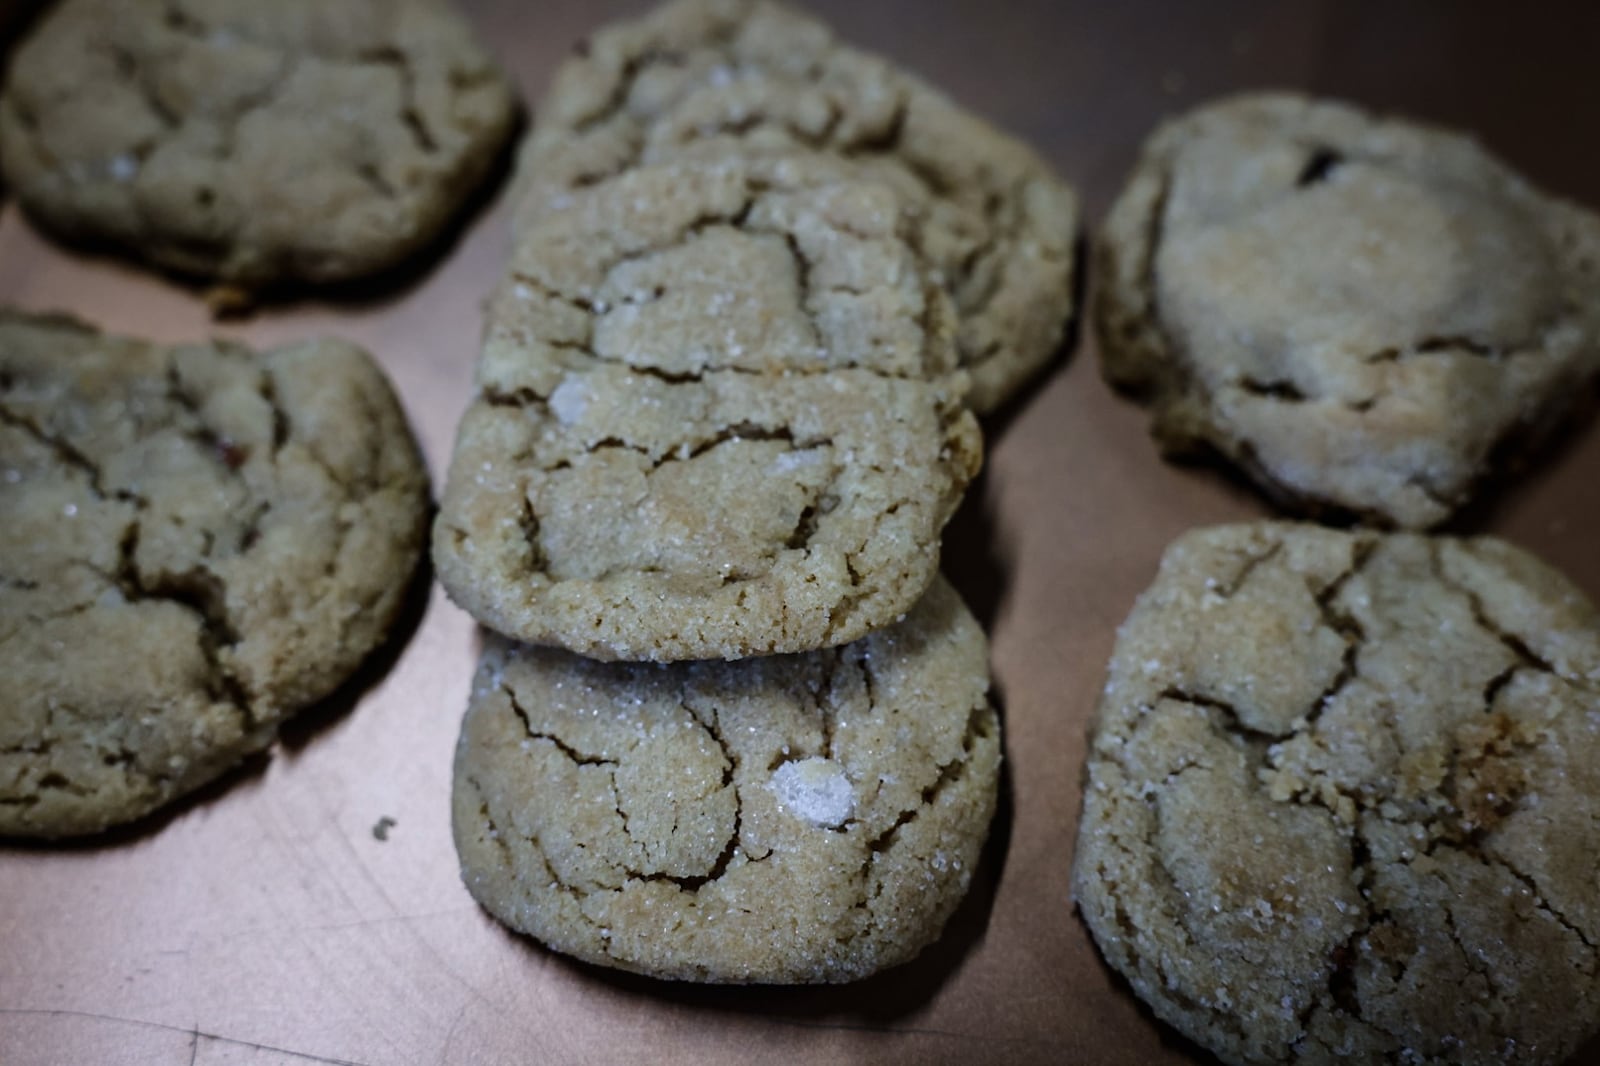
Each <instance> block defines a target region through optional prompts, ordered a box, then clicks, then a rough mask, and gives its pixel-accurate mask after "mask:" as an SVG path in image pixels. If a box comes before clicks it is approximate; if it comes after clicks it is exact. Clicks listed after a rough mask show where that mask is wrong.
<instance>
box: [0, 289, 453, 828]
mask: <svg viewBox="0 0 1600 1066" xmlns="http://www.w3.org/2000/svg"><path fill="white" fill-rule="evenodd" d="M427 505H428V486H427V476H426V473H425V472H424V470H423V467H422V462H421V458H420V456H419V455H418V452H417V448H416V444H415V442H414V441H413V440H412V437H411V433H410V431H409V429H408V428H407V426H406V423H405V418H404V416H403V414H402V413H401V410H400V407H399V405H398V403H397V402H396V400H395V397H394V394H393V393H392V392H391V391H390V389H389V384H388V382H387V381H386V380H385V379H384V377H383V374H382V372H381V371H380V370H379V369H378V367H377V366H376V364H374V363H373V362H372V360H371V359H370V358H369V357H368V356H367V355H366V354H365V353H364V352H361V351H360V350H358V349H356V348H353V347H351V346H349V345H347V344H343V343H340V342H336V341H319V342H313V343H309V344H299V345H295V346H292V347H286V348H279V349H277V350H275V351H271V352H268V353H266V354H264V355H260V356H257V355H255V354H254V353H251V352H248V351H246V350H244V349H242V348H240V347H238V346H237V345H233V344H228V343H224V342H216V343H213V344H209V345H194V346H187V347H164V346H158V345H153V344H147V343H143V342H140V341H135V340H128V339H121V338H113V337H105V336H102V335H100V334H98V333H96V332H94V331H93V330H91V329H89V328H88V327H86V326H83V325H80V324H78V323H76V322H73V321H71V320H68V319H63V318H42V317H25V316H21V315H16V314H0V514H3V515H4V516H5V520H4V521H3V522H0V835H9V836H42V837H50V836H66V835H73V834H83V833H92V832H97V831H99V830H101V829H104V828H106V827H107V826H111V825H115V824H118V823H121V822H127V821H131V820H132V819H134V818H137V817H139V816H141V815H143V814H146V813H148V812H149V811H152V810H154V809H155V808H157V807H159V806H161V805H162V804H164V803H167V802H168V801H170V800H172V799H174V798H176V797H178V796H180V795H182V794H184V793H186V792H189V791H191V790H192V789H195V788H197V787H198V786H200V785H202V784H204V783H206V782H207V781H210V780H211V779H213V778H215V777H217V776H218V775H219V774H221V773H222V772H223V771H225V770H227V769H228V768H229V767H231V766H233V765H234V764H235V763H237V762H238V761H239V760H240V759H242V758H243V757H245V756H246V755H248V754H250V753H252V752H256V751H259V750H261V749H263V748H265V747H266V746H267V745H268V744H270V743H271V741H272V738H273V736H274V734H275V733H276V732H277V729H278V725H279V723H280V722H282V721H283V720H284V718H286V717H287V716H288V715H290V714H292V713H294V712H295V711H298V710H300V709H301V708H303V707H305V706H307V705H309V704H311V703H314V702H315V701H317V700H320V699H322V698H323V697H325V696H327V695H328V694H329V693H331V692H332V691H333V690H334V689H335V688H336V687H337V686H338V685H339V684H340V683H341V682H342V681H344V680H345V679H346V678H347V677H349V676H350V674H351V673H352V672H354V670H355V669H356V667H357V666H358V665H359V664H360V662H361V661H362V659H363V658H364V657H365V656H366V655H367V654H368V653H369V652H370V651H372V649H373V648H374V647H376V646H377V645H378V644H379V643H380V642H381V641H382V640H383V639H384V637H385V636H386V635H387V633H388V632H389V630H390V627H391V625H392V623H393V622H394V620H395V617H396V615H397V613H398V610H399V607H400V604H401V601H402V599H403V596H404V592H405V589H406V587H407V585H408V583H409V581H410V578H411V575H412V573H413V572H414V570H415V568H416V565H417V562H418V559H419V556H420V554H421V551H422V547H423V538H424V536H425V534H426V530H427V525H426V522H427Z"/></svg>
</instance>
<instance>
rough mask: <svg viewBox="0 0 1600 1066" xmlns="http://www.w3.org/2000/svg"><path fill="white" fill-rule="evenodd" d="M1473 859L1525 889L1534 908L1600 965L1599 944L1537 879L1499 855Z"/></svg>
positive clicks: (1478, 855) (1488, 854)
mask: <svg viewBox="0 0 1600 1066" xmlns="http://www.w3.org/2000/svg"><path fill="white" fill-rule="evenodd" d="M1473 858H1476V859H1477V860H1478V861H1479V862H1481V863H1483V864H1484V865H1485V866H1489V867H1491V868H1498V869H1500V870H1503V871H1504V872H1505V873H1507V874H1509V875H1510V876H1511V877H1513V878H1515V879H1516V880H1517V881H1519V882H1521V883H1522V885H1523V887H1524V888H1526V889H1527V890H1528V893H1529V894H1530V895H1531V896H1532V897H1533V904H1534V906H1535V907H1537V908H1538V909H1539V910H1541V911H1543V912H1544V913H1545V914H1548V915H1549V916H1550V917H1551V918H1552V919H1553V920H1554V921H1555V922H1556V924H1557V925H1560V926H1561V927H1562V928H1563V929H1565V930H1566V931H1567V932H1569V933H1571V934H1572V935H1573V936H1575V937H1577V938H1578V939H1579V940H1580V941H1582V942H1583V945H1584V947H1586V948H1588V949H1589V954H1590V955H1591V956H1592V957H1593V958H1594V960H1595V962H1596V964H1600V943H1597V942H1596V941H1595V939H1594V938H1593V937H1591V936H1590V935H1589V934H1588V933H1586V932H1584V930H1583V928H1582V926H1580V925H1578V924H1577V923H1576V922H1574V921H1572V919H1570V918H1568V917H1567V915H1566V914H1565V913H1563V912H1562V910H1561V909H1560V908H1559V907H1557V906H1556V905H1555V904H1554V903H1553V902H1552V901H1551V900H1550V897H1549V895H1548V894H1547V893H1545V892H1544V891H1543V890H1542V889H1541V888H1540V887H1539V882H1538V879H1537V878H1535V877H1534V876H1533V875H1532V874H1527V873H1524V872H1523V871H1522V870H1521V869H1519V868H1518V867H1516V866H1515V865H1513V864H1512V863H1511V862H1510V860H1508V859H1506V858H1505V857H1503V856H1500V855H1493V854H1490V853H1487V852H1483V851H1477V852H1475V853H1474V854H1473Z"/></svg>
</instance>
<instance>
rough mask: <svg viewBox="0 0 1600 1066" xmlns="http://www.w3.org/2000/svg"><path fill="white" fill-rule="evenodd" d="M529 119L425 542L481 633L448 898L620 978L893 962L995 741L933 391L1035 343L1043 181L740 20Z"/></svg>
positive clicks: (1008, 375)
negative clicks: (508, 245)
mask: <svg viewBox="0 0 1600 1066" xmlns="http://www.w3.org/2000/svg"><path fill="white" fill-rule="evenodd" d="M542 116H543V117H542V120H541V125H540V127H539V129H538V130H537V131H536V132H535V134H534V135H533V136H532V138H531V139H530V140H529V142H528V145H527V147H526V148H525V150H524V152H523V156H522V159H521V165H520V174H519V177H518V187H517V194H516V196H517V211H516V221H515V224H514V225H515V236H516V245H515V251H514V254H513V257H512V261H511V263H510V265H509V267H508V269H507V272H506V275H505V277H504V279H503V281H502V283H501V285H500V287H499V289H498V291H497V292H496V293H495V295H494V297H493V299H492V301H491V304H490V307H489V313H488V322H487V327H486V331H485V342H484V349H483V354H482V358H481V359H480V362H479V366H478V375H477V378H478V389H477V395H476V396H475V398H474V399H473V401H472V403H471V405H470V407H469V409H468V411H467V413H466V415H465V416H464V417H463V419H462V423H461V426H460V429H459V431H458V437H457V448H456V453H455V456H454V459H453V461H452V465H451V472H450V480H449V485H448V488H447V490H446V492H445V497H444V501H443V505H442V508H441V512H440V515H439V518H438V521H437V523H436V525H435V530H434V558H435V561H436V564H437V568H438V572H439V576H440V579H441V581H442V582H443V583H444V585H445V587H446V588H447V589H448V590H449V592H450V593H451V595H452V597H453V598H454V599H455V600H456V601H457V602H458V603H460V604H462V605H463V606H465V607H466V608H467V609H468V610H469V611H471V612H472V613H473V614H474V616H476V617H477V618H478V619H479V620H480V621H481V622H483V623H484V624H485V625H487V626H488V627H490V628H491V629H492V630H494V631H495V632H496V634H498V635H496V636H493V637H491V638H490V641H489V644H488V647H487V649H486V651H485V655H484V659H483V663H482V665H481V667H480V671H479V675H478V679H477V682H476V684H475V688H474V692H473V698H472V704H471V707H470V708H469V711H468V714H467V719H466V723H465V726H464V729H463V734H462V739H461V744H460V747H459V749H458V755H457V764H456V785H455V788H456V793H455V830H456V841H457V847H458V849H459V851H460V853H461V857H462V864H463V871H464V876H465V878H466V881H467V884H468V886H469V887H470V888H471V890H472V892H473V894H474V895H475V896H476V897H477V898H478V899H479V900H480V902H482V903H483V905H484V906H485V907H486V908H487V909H488V910H490V911H491V913H493V914H495V916H496V917H498V918H500V919H501V920H502V921H504V922H506V923H507V924H508V925H511V926H512V927H514V928H517V929H520V930H522V931H525V932H528V933H531V934H532V935H534V936H536V937H538V938H539V939H541V940H543V941H545V942H546V943H548V944H550V945H552V946H553V947H556V948H557V949H559V950H562V951H566V952H569V953H572V954H575V955H578V956H579V957H582V958H585V959H589V960H591V961H595V962H600V963H603V964H606V965H612V966H618V967H622V968H626V969H632V970H637V971H640V972H645V973H650V974H656V975H660V976H668V977H677V978H687V979H694V980H705V981H734V982H757V981H762V982H801V981H831V980H846V979H851V978H855V977H860V976H864V975H865V974H868V973H871V972H873V971H874V970H877V969H879V968H882V967H884V966H888V965H893V964H894V963H897V962H900V961H903V960H905V959H907V958H909V957H911V955H913V954H914V953H915V952H916V951H917V950H919V949H920V948H921V947H922V946H923V945H925V944H926V943H927V942H928V941H930V940H931V939H932V938H933V937H934V936H936V935H937V933H938V931H939V929H940V928H941V926H942V925H943V923H944V921H945V919H946V918H947V917H948V916H949V914H950V912H951V911H952V910H953V909H954V906H955V904H956V902H957V901H958V900H959V898H960V897H961V895H962V893H963V892H964V890H965V887H966V885H967V883H968V880H969V878H970V876H971V871H972V867H973V864H974V862H975V860H976V858H977V853H978V850H979V848H980V846H981V843H982V840H983V837H984V835H985V832H986V829H987V825H988V821H989V818H990V816H991V814H992V811H993V807H994V798H995V785H996V776H997V772H998V763H999V735H998V723H997V720H996V718H995V716H994V712H993V710H992V709H991V708H990V706H989V704H988V701H987V698H986V691H987V686H988V673H987V667H986V664H985V657H986V656H985V643H984V638H983V635H982V633H981V631H980V630H979V628H978V627H977V625H976V623H975V622H974V621H973V619H972V618H971V616H970V614H968V612H967V611H966V610H965V608H964V607H963V606H962V605H961V603H960V600H959V598H958V597H957V596H956V594H955V593H954V592H953V591H952V590H951V589H950V588H949V587H948V586H947V585H945V584H944V583H943V582H942V580H941V579H939V578H938V576H937V570H938V555H939V537H940V531H941V529H942V528H943V526H944V523H945V522H946V520H947V519H948V518H949V516H950V514H951V513H952V511H953V510H954V509H955V507H956V505H957V503H958V502H959V500H960V497H961V494H962V492H963V490H964V488H965V486H966V485H967V483H968V482H969V481H970V479H971V478H972V477H973V476H974V475H975V474H976V472H977V469H978V466H979V463H980V451H981V441H980V438H979V434H978V429H977V424H976V421H975V419H974V417H973V414H972V412H971V410H970V408H971V407H972V406H977V407H979V408H982V409H987V408H989V407H992V406H994V405H995V404H996V403H998V402H999V401H1000V400H1001V399H1002V398H1003V397H1004V396H1006V395H1007V394H1008V393H1009V392H1010V391H1011V390H1013V389H1014V388H1016V387H1017V386H1018V385H1019V384H1020V383H1021V381H1022V380H1023V379H1024V378H1025V376H1026V375H1027V374H1028V373H1029V372H1031V371H1032V370H1033V369H1035V368H1036V367H1037V366H1039V365H1040V364H1041V363H1042V362H1043V361H1044V360H1045V359H1046V358H1047V357H1048V356H1049V354H1050V353H1051V351H1053V350H1054V348H1055V346H1056V345H1057V343H1058V342H1059V340H1060V337H1061V335H1062V332H1063V329H1064V327H1065V323H1066V319H1067V316H1068V314H1069V312H1070V309H1071V306H1070V305H1071V299H1072V293H1071V284H1070V282H1071V277H1070V273H1071V262H1072V261H1071V242H1072V240H1073V229H1074V224H1075V203H1074V200H1073V197H1072V195H1071V193H1070V191H1069V190H1067V189H1066V188H1065V186H1063V185H1062V184H1061V183H1060V182H1059V181H1058V180H1056V179H1055V178H1054V177H1053V176H1052V175H1051V174H1050V173H1049V172H1048V170H1047V169H1046V168H1045V167H1044V165H1043V164H1042V163H1040V162H1039V161H1038V160H1037V159H1036V158H1034V157H1033V156H1032V155H1031V154H1030V153H1029V152H1027V150H1026V149H1024V148H1022V147H1021V146H1020V145H1018V144H1016V143H1015V142H1013V141H1011V140H1010V139H1008V138H1006V137H1004V136H1003V135H1001V134H999V133H997V132H996V131H994V130H992V129H990V128H988V127H987V126H984V125H983V124H981V123H980V122H978V121H977V120H976V119H974V118H972V117H970V116H967V115H964V114H962V113H961V112H960V111H959V110H957V109H956V108H955V107H954V106H953V105H952V104H950V103H949V102H948V101H947V100H945V99H944V98H943V97H942V96H940V95H939V94H938V93H936V92H935V91H934V90H932V89H930V88H928V87H926V86H924V85H922V84H921V83H920V82H918V81H916V80H915V79H913V78H911V77H909V76H908V75H906V74H904V73H901V72H899V71H896V70H894V69H893V68H892V67H890V66H889V65H887V64H886V63H884V62H883V61H882V60H879V59H876V58H874V57H871V56H867V55H864V54H862V53H859V52H856V51H854V50H852V49H849V48H847V47H845V46H843V45H840V44H838V43H837V42H836V41H835V40H834V39H833V38H832V36H831V34H830V33H829V32H828V31H827V30H826V28H824V27H822V26H820V25H819V24H817V23H815V22H813V21H811V20H809V19H806V18H803V17H801V16H799V15H796V14H794V13H792V12H789V11H787V10H786V9H783V8H781V7H779V6H777V5H773V4H766V3H748V2H708V0H688V2H683V3H677V4H672V5H669V6H667V7H665V8H663V9H661V10H660V11H658V12H656V13H655V14H653V15H651V16H648V17H646V18H644V19H642V20H640V21H638V22H635V23H629V24H624V25H620V26H616V27H613V28H611V29H608V30H605V31H602V32H601V33H599V34H598V35H596V36H595V37H594V38H593V39H592V40H591V41H589V42H587V43H586V44H585V45H584V46H583V47H582V48H580V50H579V55H578V56H577V57H575V58H574V59H572V60H571V61H570V62H569V63H568V64H567V65H566V66H565V67H564V68H563V69H562V71H561V72H560V74H559V75H558V77H557V79H556V83H555V86H554V88H553V89H552V91H551V93H550V95H549V98H548V99H547V101H546V103H545V106H544V109H543V111H542ZM516 642H525V644H518V643H516ZM526 645H544V646H549V647H538V648H535V647H529V646H526ZM557 649H562V650H557ZM606 660H611V661H609V662H608V661H606ZM616 660H621V662H617V661H616ZM712 660H723V661H722V662H716V661H712Z"/></svg>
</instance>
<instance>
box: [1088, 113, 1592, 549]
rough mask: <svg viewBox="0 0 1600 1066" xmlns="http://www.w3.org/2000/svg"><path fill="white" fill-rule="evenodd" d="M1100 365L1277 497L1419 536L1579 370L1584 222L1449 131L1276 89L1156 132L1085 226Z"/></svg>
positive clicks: (1172, 436)
mask: <svg viewBox="0 0 1600 1066" xmlns="http://www.w3.org/2000/svg"><path fill="white" fill-rule="evenodd" d="M1099 276H1100V278H1101V280H1102V285H1101V296H1100V298H1099V302H1098V305H1097V308H1096V317H1097V320H1098V324H1099V332H1100V337H1101V343H1102V349H1103V352H1104V359H1105V363H1104V369H1105V372H1106V375H1107V377H1109V378H1110V379H1111V380H1112V381H1114V382H1116V383H1117V384H1119V385H1122V386H1125V387H1128V388H1130V389H1134V390H1137V391H1141V392H1144V393H1147V394H1149V396H1150V397H1151V400H1152V402H1153V406H1154V409H1155V410H1154V414H1155V425H1154V432H1155V434H1156V436H1157V437H1158V438H1159V439H1160V440H1161V441H1162V443H1163V445H1164V446H1166V447H1168V448H1170V449H1172V450H1176V451H1185V450H1195V449H1201V450H1210V451H1215V452H1217V453H1220V454H1222V455H1223V456H1226V457H1228V458H1229V459H1231V460H1232V461H1233V462H1235V463H1237V464H1239V465H1240V466H1242V467H1243V468H1244V469H1245V470H1246V471H1247V472H1248V473H1249V474H1250V475H1251V476H1252V477H1254V478H1255V479H1256V480H1257V481H1258V482H1259V483H1260V484H1261V485H1262V486H1263V487H1264V488H1265V489H1266V490H1267V491H1268V492H1269V493H1270V494H1271V495H1273V496H1274V497H1275V498H1277V499H1278V500H1279V501H1281V502H1283V503H1285V504H1286V505H1289V506H1291V507H1295V508H1297V509H1303V510H1313V511H1321V510H1331V511H1335V512H1353V513H1354V514H1356V515H1357V516H1360V517H1364V518H1367V519H1369V520H1373V521H1376V522H1378V523H1380V524H1385V525H1398V526H1402V527H1407V528H1420V527H1426V526H1430V525H1433V524H1436V523H1438V522H1440V521H1442V520H1444V519H1445V518H1447V517H1448V516H1449V515H1450V514H1451V513H1452V512H1453V511H1454V510H1455V509H1456V508H1458V507H1460V506H1461V505H1462V504H1463V503H1464V502H1465V501H1466V500H1467V499H1468V497H1469V496H1470V494H1471V492H1472V491H1473V489H1474V488H1475V487H1476V485H1477V483H1478V482H1479V481H1480V480H1481V478H1482V477H1483V476H1484V475H1485V474H1486V473H1487V472H1488V471H1489V469H1490V467H1491V460H1492V459H1494V458H1496V457H1498V456H1500V455H1502V454H1503V453H1504V452H1505V451H1507V450H1510V449H1512V448H1514V447H1516V446H1517V445H1518V444H1522V443H1529V441H1527V440H1526V439H1525V438H1537V437H1538V435H1539V433H1540V432H1541V430H1544V429H1547V428H1548V426H1549V424H1550V423H1551V422H1553V421H1554V420H1555V418H1556V417H1557V416H1558V415H1559V414H1561V413H1562V412H1563V411H1564V410H1565V409H1566V408H1567V406H1568V405H1569V404H1570V403H1571V402H1572V401H1573V400H1574V398H1575V397H1577V396H1579V395H1581V394H1582V392H1583V390H1582V387H1581V386H1582V384H1583V382H1584V381H1585V380H1586V379H1589V378H1592V377H1593V375H1594V374H1595V372H1596V370H1597V369H1600V298H1597V296H1596V293H1597V292H1600V284H1597V283H1600V221H1597V220H1596V218H1595V216H1593V215H1591V214H1589V213H1588V212H1585V211H1582V210H1580V209H1578V208H1576V207H1573V206H1571V205H1569V204H1565V203H1561V202H1559V201H1556V200H1553V199H1550V198H1548V197H1545V196H1542V195H1540V194H1539V193H1538V192H1536V191H1535V190H1533V189H1531V188H1529V187H1528V186H1527V185H1526V184H1525V183H1524V182H1523V181H1522V180H1521V179H1520V178H1519V177H1517V175H1515V174H1514V173H1512V172H1511V171H1510V170H1509V169H1508V168H1507V167H1505V166H1504V165H1503V164H1501V163H1500V162H1499V161H1497V160H1495V159H1493V158H1492V157H1490V156H1489V155H1488V154H1487V153H1485V152H1484V151H1483V150H1482V149H1480V148H1479V147H1478V146H1477V145H1476V144H1475V143H1474V142H1472V141H1471V140H1469V139H1467V138H1465V137H1462V136H1458V135H1456V134H1452V133H1447V132H1444V131H1441V130H1436V129H1431V128H1427V127H1423V126H1418V125H1413V124H1409V123H1404V122H1400V121H1395V120H1389V119H1378V118H1373V117H1371V116H1368V115H1366V114H1363V113H1362V112H1360V111H1357V110H1355V109H1353V108H1350V107H1346V106H1343V105H1340V104H1334V103H1326V102H1317V101H1312V100H1308V99H1305V98H1302V97H1297V96H1291V95H1271V94H1268V95H1256V96H1244V97H1238V98H1234V99H1231V100H1227V101H1224V102H1222V103H1219V104H1215V105H1212V106H1209V107H1205V108H1202V109H1200V110H1198V111H1196V112H1193V113H1191V114H1190V115H1188V116H1185V117H1183V118H1180V119H1177V120H1175V121H1173V122H1171V123H1169V124H1167V125H1166V126H1163V127H1162V128H1161V129H1160V130H1158V131H1157V132H1156V133H1155V134H1154V135H1153V136H1152V138H1151V139H1150V141H1149V142H1148V143H1147V144H1146V146H1145V149H1144V152H1143V155H1142V157H1141V159H1140V162H1139V164H1138V166H1137V167H1136V168H1135V170H1134V173H1133V176H1132V178H1131V179H1130V181H1129V184H1128V186H1127V188H1126V189H1125V190H1124V192H1123V193H1122V195H1121V196H1120V198H1119V199H1118V201H1117V203H1116V205H1115V206H1114V207H1113V209H1112V211H1111V214H1110V216H1109V218H1108V220H1107V223H1106V230H1105V239H1104V241H1103V242H1102V245H1101V272H1100V275H1099Z"/></svg>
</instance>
